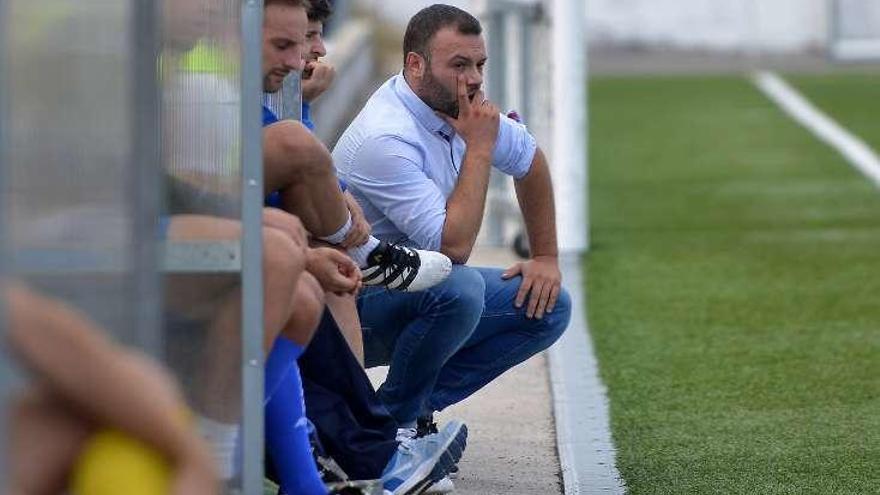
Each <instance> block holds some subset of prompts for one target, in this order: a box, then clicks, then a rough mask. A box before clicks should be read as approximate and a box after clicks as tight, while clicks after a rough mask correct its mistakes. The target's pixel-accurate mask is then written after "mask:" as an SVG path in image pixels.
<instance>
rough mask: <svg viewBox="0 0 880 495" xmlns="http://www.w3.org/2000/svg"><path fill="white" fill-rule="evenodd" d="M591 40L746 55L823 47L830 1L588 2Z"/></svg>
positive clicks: (705, 0)
mask: <svg viewBox="0 0 880 495" xmlns="http://www.w3.org/2000/svg"><path fill="white" fill-rule="evenodd" d="M585 1H586V2H587V20H588V22H587V24H588V28H589V36H590V40H591V41H594V42H599V43H613V44H619V43H627V44H639V45H666V46H673V47H680V48H696V49H723V50H742V51H790V50H802V49H806V48H817V47H823V46H825V44H826V40H827V38H828V25H829V13H830V7H829V0H585Z"/></svg>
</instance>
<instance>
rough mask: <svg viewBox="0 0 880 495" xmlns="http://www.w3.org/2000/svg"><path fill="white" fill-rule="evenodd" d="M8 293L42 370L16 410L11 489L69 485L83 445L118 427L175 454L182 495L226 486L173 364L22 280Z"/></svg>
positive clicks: (16, 324)
mask: <svg viewBox="0 0 880 495" xmlns="http://www.w3.org/2000/svg"><path fill="white" fill-rule="evenodd" d="M0 300H2V303H3V305H4V307H5V308H6V310H7V311H8V313H7V318H8V325H7V328H8V333H7V339H8V344H9V348H10V349H11V350H12V353H13V356H14V357H15V358H17V361H18V362H19V363H20V364H21V366H22V367H23V368H25V369H26V370H27V371H29V372H30V373H31V374H32V376H33V378H34V380H33V385H32V386H31V387H30V389H28V390H27V391H26V392H25V394H24V396H23V397H22V398H21V399H20V400H17V401H16V402H15V403H14V404H13V408H12V410H11V416H10V417H9V421H10V424H9V429H8V431H9V433H10V441H9V443H8V444H7V445H5V446H4V448H6V450H7V455H6V459H8V461H9V462H10V463H11V470H10V474H11V477H10V480H9V481H10V485H11V486H8V487H6V488H5V489H6V490H9V491H4V493H12V494H15V495H41V494H46V495H49V494H53V495H54V494H57V493H66V492H67V491H68V490H69V484H70V476H71V471H72V467H73V466H74V464H76V462H77V459H78V458H79V456H80V455H81V453H82V451H83V448H84V447H85V446H86V445H88V443H89V441H90V438H91V437H92V436H93V435H94V434H95V433H96V432H97V431H98V430H99V429H108V428H113V429H116V430H120V431H122V432H124V433H125V434H127V435H129V436H130V437H133V438H136V439H138V440H140V441H141V442H143V443H144V444H146V445H147V446H149V447H150V448H152V449H154V450H155V451H156V452H158V453H159V454H161V455H162V456H163V457H164V458H165V459H166V460H167V461H168V462H169V463H170V465H171V467H172V475H171V477H172V480H171V487H172V489H171V492H170V493H172V494H173V495H195V494H205V495H210V494H213V493H218V484H217V476H216V471H215V468H214V465H213V462H212V460H211V457H210V455H209V453H208V449H207V447H206V446H205V445H204V444H203V443H202V440H201V439H200V438H199V437H198V436H197V435H195V434H194V433H193V432H192V431H190V429H189V428H188V425H187V422H186V420H185V419H184V418H185V414H186V413H185V411H186V405H185V403H184V401H183V400H182V398H181V396H180V393H179V392H178V390H177V387H176V385H175V384H174V383H173V381H172V380H171V379H170V378H169V377H168V375H167V373H165V371H164V370H162V369H161V368H160V367H159V366H157V365H156V364H155V363H153V362H151V361H150V360H148V359H146V358H145V357H144V356H141V355H138V354H136V353H134V352H131V351H128V350H125V349H122V348H121V347H118V346H116V345H115V344H113V343H112V342H110V340H108V339H107V338H106V337H105V336H104V335H103V333H102V331H101V330H100V329H99V328H98V327H97V326H96V325H95V324H94V323H93V322H92V321H91V320H89V319H88V318H87V317H85V316H84V315H83V314H81V313H80V312H78V311H76V310H75V309H73V308H71V307H69V306H67V305H65V304H63V303H61V302H59V301H57V300H53V299H50V298H48V297H45V296H42V295H39V294H37V293H35V292H33V291H31V290H29V289H27V288H25V287H23V286H21V285H12V284H7V285H5V286H2V285H0ZM131 482H137V480H131ZM3 488H4V487H3V486H0V489H3ZM120 489H121V490H123V491H124V487H120Z"/></svg>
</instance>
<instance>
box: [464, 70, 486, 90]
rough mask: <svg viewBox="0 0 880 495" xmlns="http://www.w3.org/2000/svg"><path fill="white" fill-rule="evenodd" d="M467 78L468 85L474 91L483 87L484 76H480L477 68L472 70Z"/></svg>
mask: <svg viewBox="0 0 880 495" xmlns="http://www.w3.org/2000/svg"><path fill="white" fill-rule="evenodd" d="M465 76H466V77H467V85H468V87H469V88H471V89H473V87H475V86H476V87H477V89H479V87H480V86H482V85H483V75H482V74H480V71H479V70H477V68H476V67H473V68H471V69H470V70H468V71H467V73H466V74H465Z"/></svg>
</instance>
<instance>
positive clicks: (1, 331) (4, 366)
mask: <svg viewBox="0 0 880 495" xmlns="http://www.w3.org/2000/svg"><path fill="white" fill-rule="evenodd" d="M6 12H7V9H6V0H0V26H2V29H0V282H2V280H3V277H4V275H5V272H6V266H5V265H6V260H8V256H7V255H6V252H7V251H6V249H5V248H6V247H7V246H6V245H5V244H6V241H5V239H6V235H5V234H4V232H5V231H4V224H5V217H4V216H3V207H4V205H5V203H6V200H7V198H6V190H5V186H4V184H5V183H6V182H5V175H6V167H7V165H6V154H7V153H8V150H9V146H7V142H6V119H7V118H8V117H7V116H8V113H7V108H6V94H7V92H8V91H7V81H6V78H7V77H8V74H9V71H8V70H7V69H6V44H5V42H6V36H5V34H4V33H6V32H7V31H8V29H7V27H6V26H4V25H3V24H4V23H6V22H9V21H8V19H9V17H8V16H7V15H6ZM3 299H4V298H3V297H0V490H5V489H6V488H7V487H6V486H5V483H6V482H5V480H8V479H9V477H8V476H7V472H8V469H7V467H6V466H7V464H6V451H7V446H8V445H9V442H8V441H7V438H8V434H7V429H6V425H7V418H6V416H7V414H8V412H9V396H10V389H11V387H12V363H11V362H10V357H9V355H8V353H7V343H6V331H7V329H6V327H7V320H6V314H5V313H6V312H5V309H6V308H5V304H4V300H3Z"/></svg>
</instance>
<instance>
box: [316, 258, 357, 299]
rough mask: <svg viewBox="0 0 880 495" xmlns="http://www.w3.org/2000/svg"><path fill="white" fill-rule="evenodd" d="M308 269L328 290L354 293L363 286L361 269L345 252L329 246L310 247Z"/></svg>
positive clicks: (338, 292)
mask: <svg viewBox="0 0 880 495" xmlns="http://www.w3.org/2000/svg"><path fill="white" fill-rule="evenodd" d="M307 269H308V271H309V273H311V274H312V275H313V276H314V277H315V278H316V279H317V280H318V282H319V283H320V284H321V288H323V289H324V290H325V291H327V292H332V293H334V294H336V295H340V296H341V295H344V294H354V293H355V292H357V290H358V289H359V288H360V286H361V271H360V269H359V268H358V267H357V265H356V264H355V262H354V261H352V259H351V258H349V257H348V255H346V254H345V253H342V252H341V251H338V250H336V249H333V248H329V247H319V248H313V249H309V253H308V265H307Z"/></svg>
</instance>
